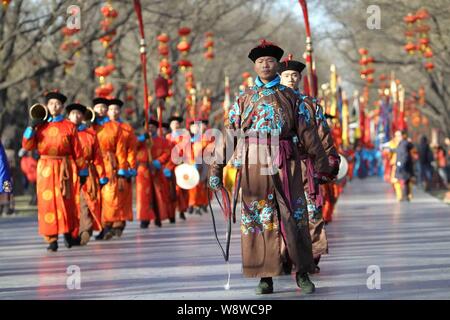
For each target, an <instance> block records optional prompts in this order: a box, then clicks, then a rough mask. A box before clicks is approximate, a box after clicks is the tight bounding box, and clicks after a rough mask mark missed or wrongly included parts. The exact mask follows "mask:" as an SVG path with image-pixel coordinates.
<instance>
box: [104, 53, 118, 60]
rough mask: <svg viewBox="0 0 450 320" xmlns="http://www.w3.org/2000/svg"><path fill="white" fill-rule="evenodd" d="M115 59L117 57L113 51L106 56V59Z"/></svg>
mask: <svg viewBox="0 0 450 320" xmlns="http://www.w3.org/2000/svg"><path fill="white" fill-rule="evenodd" d="M115 57H116V56H115V54H114V53H112V52H111V51H110V52H108V53H107V54H106V58H107V59H108V60H114V58H115Z"/></svg>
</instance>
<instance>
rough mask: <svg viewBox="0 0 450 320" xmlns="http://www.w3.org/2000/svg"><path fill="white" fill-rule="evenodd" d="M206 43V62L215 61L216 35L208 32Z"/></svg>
mask: <svg viewBox="0 0 450 320" xmlns="http://www.w3.org/2000/svg"><path fill="white" fill-rule="evenodd" d="M205 37H206V39H205V43H204V45H203V47H204V48H205V49H206V52H205V54H204V57H205V59H206V60H213V59H214V56H215V54H214V39H213V37H214V34H213V33H212V32H206V33H205Z"/></svg>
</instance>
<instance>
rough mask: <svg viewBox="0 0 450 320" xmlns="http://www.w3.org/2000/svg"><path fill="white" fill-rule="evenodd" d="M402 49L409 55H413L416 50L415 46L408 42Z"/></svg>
mask: <svg viewBox="0 0 450 320" xmlns="http://www.w3.org/2000/svg"><path fill="white" fill-rule="evenodd" d="M404 49H405V51H406V52H408V53H409V54H413V53H414V51H415V50H416V45H415V44H414V43H411V42H409V43H407V44H406V45H405V46H404Z"/></svg>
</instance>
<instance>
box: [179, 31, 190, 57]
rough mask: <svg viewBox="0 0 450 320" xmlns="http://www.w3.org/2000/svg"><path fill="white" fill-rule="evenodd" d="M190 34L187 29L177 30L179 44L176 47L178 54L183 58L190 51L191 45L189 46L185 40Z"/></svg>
mask: <svg viewBox="0 0 450 320" xmlns="http://www.w3.org/2000/svg"><path fill="white" fill-rule="evenodd" d="M190 33H191V29H190V28H187V27H183V28H180V29H178V35H179V36H180V37H181V40H180V42H179V43H178V45H177V50H178V51H180V53H181V54H182V55H183V56H186V55H187V54H188V53H189V51H190V50H191V45H190V44H189V41H188V40H187V36H188V35H189V34H190Z"/></svg>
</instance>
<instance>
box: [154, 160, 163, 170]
mask: <svg viewBox="0 0 450 320" xmlns="http://www.w3.org/2000/svg"><path fill="white" fill-rule="evenodd" d="M153 166H154V167H155V168H156V169H158V170H159V169H161V162H159V160H153Z"/></svg>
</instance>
